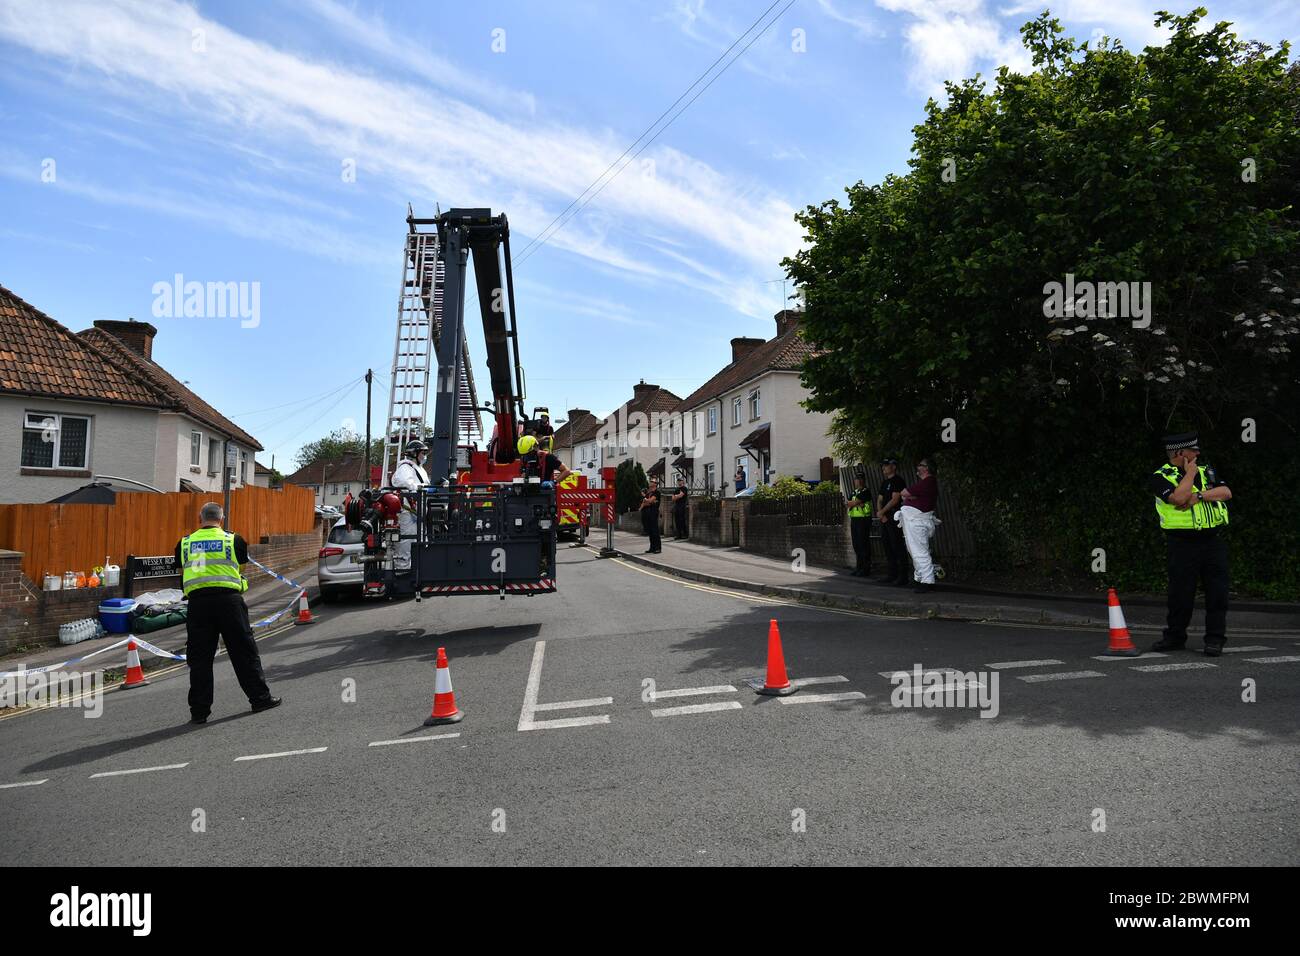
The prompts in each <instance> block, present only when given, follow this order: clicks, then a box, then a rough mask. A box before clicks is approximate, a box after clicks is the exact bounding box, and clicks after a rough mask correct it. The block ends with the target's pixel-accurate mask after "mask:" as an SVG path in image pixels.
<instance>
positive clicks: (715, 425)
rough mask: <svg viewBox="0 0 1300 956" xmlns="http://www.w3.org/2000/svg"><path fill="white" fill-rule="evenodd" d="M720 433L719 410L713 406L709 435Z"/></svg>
mask: <svg viewBox="0 0 1300 956" xmlns="http://www.w3.org/2000/svg"><path fill="white" fill-rule="evenodd" d="M717 432H718V410H717V409H716V408H714V407H713V406H712V405H710V406H709V434H710V435H716V434H717Z"/></svg>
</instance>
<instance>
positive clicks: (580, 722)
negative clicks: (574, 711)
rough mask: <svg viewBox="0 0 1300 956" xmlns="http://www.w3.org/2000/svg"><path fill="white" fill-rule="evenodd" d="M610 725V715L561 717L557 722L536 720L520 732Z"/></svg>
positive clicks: (521, 728)
mask: <svg viewBox="0 0 1300 956" xmlns="http://www.w3.org/2000/svg"><path fill="white" fill-rule="evenodd" d="M607 723H609V714H594V715H592V716H591V717H559V718H556V719H555V720H534V721H530V722H529V724H528V726H527V727H520V728H519V729H520V730H547V729H558V728H560V727H587V726H589V725H591V724H607Z"/></svg>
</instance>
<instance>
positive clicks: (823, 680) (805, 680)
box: [790, 674, 849, 687]
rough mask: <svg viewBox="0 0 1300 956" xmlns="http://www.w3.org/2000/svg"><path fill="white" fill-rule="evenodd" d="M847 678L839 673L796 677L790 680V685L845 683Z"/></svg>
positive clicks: (847, 680)
mask: <svg viewBox="0 0 1300 956" xmlns="http://www.w3.org/2000/svg"><path fill="white" fill-rule="evenodd" d="M848 682H849V679H848V678H847V677H843V676H841V675H839V674H834V675H832V676H830V677H797V678H793V679H791V681H790V686H791V687H811V686H812V685H813V684H847V683H848Z"/></svg>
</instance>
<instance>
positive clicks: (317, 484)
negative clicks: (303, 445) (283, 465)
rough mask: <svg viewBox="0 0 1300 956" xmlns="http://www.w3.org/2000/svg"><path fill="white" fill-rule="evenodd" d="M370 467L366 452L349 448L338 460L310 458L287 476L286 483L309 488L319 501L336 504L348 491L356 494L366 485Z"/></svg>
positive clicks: (318, 502) (324, 503)
mask: <svg viewBox="0 0 1300 956" xmlns="http://www.w3.org/2000/svg"><path fill="white" fill-rule="evenodd" d="M367 471H368V469H367V467H366V461H365V456H364V455H362V454H360V453H357V454H352V453H351V452H349V453H346V454H344V456H343V458H342V459H341V460H339V461H313V462H309V463H308V464H306V465H303V466H302V467H301V468H299V469H298V470H297V471H295V472H294V473H293V474H292V475H288V476H286V477H285V479H284V483H285V484H287V485H298V486H300V487H302V488H310V489H311V490H312V492H313V493H314V494H315V495H316V503H317V504H319V505H331V506H333V507H335V508H337V507H339V506H340V505H342V504H343V499H344V498H346V497H347V496H348V495H349V494H351V495H352V496H353V497H356V495H358V494H359V493H360V492H361V489H362V488H365V487H366V481H367V478H368V474H367Z"/></svg>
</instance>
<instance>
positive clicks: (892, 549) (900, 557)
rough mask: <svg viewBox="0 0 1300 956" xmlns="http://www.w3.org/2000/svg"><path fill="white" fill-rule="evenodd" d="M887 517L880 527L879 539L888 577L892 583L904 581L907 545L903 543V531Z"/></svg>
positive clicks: (906, 574) (891, 517)
mask: <svg viewBox="0 0 1300 956" xmlns="http://www.w3.org/2000/svg"><path fill="white" fill-rule="evenodd" d="M893 519H894V516H893V515H892V514H891V515H889V520H887V521H886V522H885V523H884V524H882V525H881V526H880V539H881V541H882V542H883V543H884V545H885V560H886V561H888V562H889V577H890V580H893V581H906V580H908V579H909V577H910V575H909V574H908V573H907V545H906V544H905V543H904V542H903V529H902V528H900V527H899V526H898V522H896V521H894V520H893Z"/></svg>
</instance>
